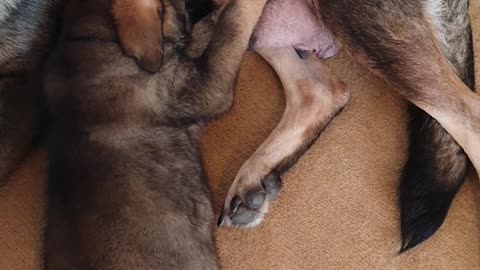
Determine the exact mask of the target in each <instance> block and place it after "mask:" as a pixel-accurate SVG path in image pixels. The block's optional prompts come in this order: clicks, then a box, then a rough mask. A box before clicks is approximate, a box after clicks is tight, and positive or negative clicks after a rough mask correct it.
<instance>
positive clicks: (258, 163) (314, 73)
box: [219, 48, 350, 227]
mask: <svg viewBox="0 0 480 270" xmlns="http://www.w3.org/2000/svg"><path fill="white" fill-rule="evenodd" d="M258 52H259V53H260V55H262V56H263V57H264V58H265V59H266V60H267V61H268V62H269V63H270V65H271V66H272V67H273V69H274V70H275V71H276V72H277V74H278V76H279V77H280V80H281V81H282V84H283V87H284V89H285V96H286V103H287V105H286V108H285V112H284V114H283V116H282V119H281V120H280V123H279V124H278V125H277V127H276V128H275V129H274V130H273V132H272V133H271V134H270V136H269V137H268V138H267V139H266V140H265V142H263V144H262V145H261V146H260V147H259V148H258V149H257V150H256V151H255V153H254V154H253V156H252V157H251V158H250V159H248V160H247V161H246V162H245V163H244V164H243V166H242V167H241V168H240V171H239V172H238V174H237V176H236V177H235V180H234V181H233V184H232V186H231V187H230V189H229V191H228V194H227V198H226V201H225V205H224V209H223V212H222V215H221V217H220V219H219V225H226V226H238V227H254V226H256V225H258V224H259V223H260V222H261V220H262V218H263V215H264V214H265V213H266V212H267V210H268V206H269V203H270V201H271V200H272V199H274V198H275V197H276V196H277V194H278V192H279V190H280V187H281V180H280V175H281V174H282V173H283V172H285V171H286V170H287V169H288V168H289V167H290V166H292V165H293V164H294V163H295V162H296V160H297V159H298V158H299V157H300V156H301V155H302V154H303V153H304V152H305V151H306V150H307V149H308V148H309V146H310V145H311V144H312V143H313V142H314V140H315V139H316V138H317V137H318V136H319V134H320V132H321V131H322V130H323V129H324V128H325V127H326V126H327V124H328V123H329V122H330V120H331V119H332V118H333V117H334V116H335V115H336V114H337V113H338V112H339V111H340V109H342V108H343V107H344V106H345V105H346V103H347V101H348V100H349V97H350V95H349V92H348V91H347V90H346V88H345V86H344V84H343V83H342V82H340V81H338V80H337V79H336V78H335V76H334V75H333V74H332V73H331V72H330V70H329V69H328V68H327V67H326V66H325V65H324V64H323V63H322V62H321V61H320V60H318V59H317V58H316V57H315V56H313V55H311V56H310V57H309V58H308V59H307V60H305V61H303V60H301V59H300V58H299V57H298V55H297V54H296V52H295V50H294V49H293V48H280V49H261V50H259V51H258Z"/></svg>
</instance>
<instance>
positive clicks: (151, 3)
mask: <svg viewBox="0 0 480 270" xmlns="http://www.w3.org/2000/svg"><path fill="white" fill-rule="evenodd" d="M160 9H161V7H160V4H159V2H158V1H156V0H147V1H132V0H128V1H126V0H122V1H120V0H118V1H115V2H114V6H113V16H114V19H115V24H116V28H117V34H118V38H119V41H120V45H121V47H122V49H123V51H124V53H125V54H126V55H127V56H130V57H132V58H134V59H135V60H136V62H137V64H138V65H139V66H140V67H142V68H143V69H144V70H146V71H148V72H151V73H154V72H156V71H157V70H158V69H159V68H160V66H161V65H162V62H163V33H162V18H161V17H160V15H159V10H160Z"/></svg>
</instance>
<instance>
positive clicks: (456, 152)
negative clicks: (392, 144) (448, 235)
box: [399, 0, 475, 252]
mask: <svg viewBox="0 0 480 270" xmlns="http://www.w3.org/2000/svg"><path fill="white" fill-rule="evenodd" d="M445 3H446V5H447V6H448V7H449V8H448V10H447V11H446V12H445V14H443V15H442V17H443V19H444V20H445V21H447V22H448V23H447V24H446V25H447V26H446V29H445V33H446V37H447V40H446V41H447V44H444V51H445V53H446V55H447V57H448V58H449V61H450V62H451V64H452V65H453V67H454V68H455V69H456V72H457V74H458V75H459V76H460V78H461V79H462V80H463V82H464V83H465V84H466V85H467V86H468V87H470V88H471V89H474V86H475V80H474V63H473V44H472V35H471V29H470V26H469V24H468V18H465V17H466V16H467V14H466V12H467V10H468V3H467V1H463V0H448V1H446V2H445ZM466 22H467V23H466ZM465 26H466V27H465ZM459 59H460V60H459ZM410 115H411V122H410V130H411V131H410V146H409V157H408V161H407V163H406V165H405V167H404V170H403V174H402V176H401V182H400V191H399V192H400V202H399V203H400V208H401V214H400V217H401V236H402V247H401V251H400V252H404V251H407V250H409V249H411V248H413V247H415V246H417V245H418V244H420V243H422V242H423V241H425V240H427V239H428V238H429V237H431V236H432V235H433V234H434V233H435V232H436V231H437V230H438V229H439V228H440V227H441V225H442V224H443V222H444V220H445V218H446V216H447V214H448V210H449V208H450V205H451V203H452V201H453V199H454V197H455V195H456V194H457V192H458V190H459V189H460V187H461V186H462V184H463V183H464V180H465V176H466V172H467V167H468V164H469V161H468V158H467V156H466V155H465V153H464V152H463V150H462V149H461V148H460V147H459V146H458V145H457V144H456V142H455V141H454V140H453V138H451V137H450V135H448V134H447V132H446V131H445V130H444V129H443V128H442V127H441V126H440V125H439V124H438V123H437V122H436V121H435V120H434V119H433V118H432V117H430V116H429V115H428V114H426V113H425V112H424V111H422V110H420V109H418V108H416V107H414V106H411V108H410ZM439 137H441V140H438V139H435V138H439ZM444 150H448V152H445V151H444ZM445 153H448V155H445ZM453 168H455V170H454V169H453Z"/></svg>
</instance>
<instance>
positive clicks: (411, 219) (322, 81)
mask: <svg viewBox="0 0 480 270" xmlns="http://www.w3.org/2000/svg"><path fill="white" fill-rule="evenodd" d="M467 11H468V1H467V0H428V1H420V0H413V1H396V0H387V1H385V0H373V1H371V0H361V1H353V0H351V1H350V0H341V1H327V0H302V1H292V0H272V1H270V2H269V4H268V5H267V7H266V8H265V13H264V15H263V16H262V18H261V20H260V23H259V25H258V26H257V29H256V31H255V33H254V35H253V37H252V44H251V45H252V48H253V49H256V50H257V51H258V52H259V53H260V55H262V56H263V57H264V58H265V59H266V60H267V61H268V62H269V63H270V64H271V65H272V67H273V68H274V69H275V70H276V71H277V73H278V75H279V77H280V79H281V81H282V84H283V85H284V88H285V91H286V99H287V108H286V109H285V113H284V116H283V117H282V119H281V121H280V123H279V125H278V126H277V128H276V129H275V130H274V132H273V133H272V134H271V135H270V137H269V138H268V139H267V140H266V141H265V142H264V143H263V144H262V145H261V146H260V147H259V149H258V150H257V151H256V152H255V154H254V155H253V156H252V157H251V158H250V159H249V160H248V161H246V162H245V164H244V165H243V166H242V167H241V169H240V171H239V173H238V174H237V176H236V177H235V179H234V181H233V183H232V186H231V188H230V189H229V192H228V194H227V198H226V201H225V205H224V210H223V211H222V214H221V216H220V219H219V224H220V225H226V226H237V227H253V226H256V225H258V224H259V223H260V222H261V220H262V217H263V216H264V214H265V212H267V210H268V205H269V202H270V201H271V200H272V199H274V198H275V197H276V195H277V193H278V191H279V189H280V187H281V179H280V175H281V174H282V173H283V172H284V171H285V170H286V169H288V167H290V166H291V165H293V164H294V162H295V161H296V160H297V158H298V157H299V156H300V155H301V154H302V153H303V152H305V150H306V149H308V146H309V145H310V144H311V143H312V142H313V140H314V139H315V138H316V137H318V135H319V133H320V131H321V130H322V129H323V127H325V126H326V124H328V122H329V121H330V120H331V118H332V117H333V116H334V115H335V114H336V113H338V111H339V110H340V109H341V108H342V107H343V106H344V105H345V104H346V102H347V100H348V91H345V89H342V86H341V83H339V82H338V80H336V79H335V77H334V76H333V75H331V73H330V72H329V71H328V69H327V68H326V67H321V63H320V62H319V60H316V62H317V63H315V60H314V59H312V58H311V57H309V58H308V59H307V60H305V61H300V60H299V59H295V57H294V54H293V53H292V51H293V48H296V49H297V51H298V50H300V51H302V52H305V51H307V52H311V53H315V54H316V56H317V57H319V58H328V57H331V56H333V55H334V54H335V53H336V51H338V48H339V46H340V44H342V45H343V46H344V47H345V48H346V49H347V51H348V52H350V53H351V54H352V55H353V57H355V58H356V59H358V60H359V61H360V62H361V63H363V64H365V65H366V66H367V67H369V68H370V69H371V70H372V71H373V72H374V73H375V74H377V75H379V76H381V77H382V78H384V79H385V80H386V81H387V82H388V83H389V84H390V85H392V86H393V87H394V88H395V89H397V90H398V91H399V92H400V93H401V94H402V95H403V96H404V97H405V98H406V99H407V100H409V101H410V102H412V103H413V105H414V106H416V107H418V108H419V109H417V108H415V107H414V106H412V116H413V121H412V125H411V127H412V129H411V146H410V151H409V153H410V154H409V160H408V162H407V164H406V166H405V169H404V172H403V175H402V184H401V189H400V204H401V208H402V213H401V219H402V238H403V245H402V251H405V250H407V249H409V248H412V247H414V246H416V245H418V244H419V243H421V242H422V241H424V240H425V239H427V238H428V237H430V236H431V235H432V234H433V233H434V232H435V231H436V230H437V229H438V228H439V227H440V225H441V224H442V222H443V220H444V218H445V216H446V214H447V211H448V208H449V206H450V203H451V201H452V199H453V197H454V195H455V193H456V192H457V191H458V189H459V187H460V186H461V184H462V183H463V180H464V178H465V174H466V169H467V165H468V158H467V156H468V157H469V158H470V159H471V160H472V162H473V165H474V166H475V168H476V169H477V171H478V170H479V169H480V155H479V154H478V153H479V150H480V149H479V147H480V145H479V139H480V138H478V137H479V136H480V125H479V121H480V111H479V110H478V109H477V107H478V104H479V103H478V102H479V97H478V96H477V95H475V94H474V93H472V92H471V91H470V88H473V84H474V81H473V60H472V59H473V58H472V48H471V33H470V29H469V27H470V26H469V18H468V14H467ZM330 31H331V32H330ZM331 33H332V34H331ZM334 36H336V39H335V38H334ZM302 55H304V53H302ZM314 65H315V66H317V68H313V66H314ZM289 66H290V67H291V68H289ZM320 67H321V68H320ZM315 73H319V74H315ZM315 76H316V78H315ZM299 81H300V82H303V83H301V84H300V83H298V82H299ZM305 81H307V82H308V83H305ZM462 81H463V82H462ZM306 100H308V103H306V104H307V105H306V104H304V101H306ZM319 112H321V113H319ZM432 117H433V118H432ZM289 119H297V120H296V121H293V120H289ZM298 119H301V121H298ZM437 121H438V122H437ZM285 142H288V143H285ZM464 151H465V152H464Z"/></svg>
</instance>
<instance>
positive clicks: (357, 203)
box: [0, 0, 480, 270]
mask: <svg viewBox="0 0 480 270" xmlns="http://www.w3.org/2000/svg"><path fill="white" fill-rule="evenodd" d="M471 16H472V20H473V23H472V25H473V31H474V40H475V44H474V46H475V52H476V55H477V56H476V68H477V69H476V70H477V79H478V78H480V57H479V56H480V0H472V1H471ZM328 63H329V65H330V66H331V67H332V68H333V69H334V71H335V72H336V73H337V74H338V75H339V77H340V78H342V79H343V80H344V81H345V82H346V83H347V86H348V87H349V88H350V89H351V91H352V100H351V102H350V103H349V104H348V105H347V107H346V108H345V110H344V111H343V112H342V113H341V114H340V115H339V116H338V117H337V118H336V119H334V121H333V122H332V123H331V125H330V126H329V127H328V128H327V129H326V130H325V131H324V132H323V134H322V135H321V136H320V138H319V139H318V141H317V142H316V143H315V144H314V145H313V146H312V148H311V149H310V150H309V151H308V152H307V154H306V155H305V156H304V157H303V158H302V159H301V160H300V161H299V162H298V164H297V165H296V166H295V167H294V168H292V169H291V170H290V171H289V172H288V173H287V175H286V176H285V177H284V183H285V185H284V187H283V190H282V193H281V195H280V197H279V198H278V200H277V201H275V202H274V203H273V204H272V206H271V209H270V212H269V213H268V215H267V216H266V219H265V221H264V222H263V224H262V225H261V226H259V227H258V228H256V229H254V230H238V229H220V230H217V232H216V241H217V245H218V252H219V255H220V262H221V266H222V269H224V270H244V269H245V270H247V269H248V270H252V269H254V270H257V269H258V270H270V269H275V270H297V269H298V270H300V269H301V270H309V269H312V270H314V269H480V255H479V250H480V184H479V182H478V178H477V176H476V174H475V172H473V171H472V172H471V173H470V176H469V179H468V180H467V182H466V184H465V185H464V186H463V187H462V189H461V190H460V193H459V194H458V196H457V197H456V199H455V200H454V203H453V205H452V208H451V211H450V213H449V215H448V217H447V220H446V222H445V224H444V225H443V226H442V228H441V229H440V230H439V231H438V233H437V234H436V235H435V236H434V237H433V238H432V239H430V240H429V241H427V242H426V243H424V244H422V245H421V246H420V247H418V248H416V249H414V250H413V251H411V252H408V253H406V254H402V255H398V254H397V253H398V251H399V248H400V235H399V222H398V219H399V218H398V206H397V194H396V189H397V186H398V181H399V174H400V172H401V169H402V166H403V164H404V162H405V159H406V149H407V120H408V119H407V118H408V117H407V113H406V108H407V106H406V103H405V102H404V100H403V99H402V98H401V97H400V96H399V95H398V94H397V93H396V92H394V91H393V90H391V89H389V87H387V86H386V85H385V84H384V83H383V82H382V81H380V80H378V79H376V78H374V77H373V76H372V75H371V74H369V72H368V71H366V70H365V69H364V68H363V67H361V66H359V65H357V64H355V63H354V62H352V60H351V59H350V58H349V57H347V56H346V55H344V54H341V55H340V56H338V57H336V58H335V59H331V60H329V61H328ZM478 80H480V79H478ZM284 104H285V103H284V97H283V91H282V88H281V85H280V83H279V81H278V78H277V77H276V75H275V73H274V72H273V71H272V69H271V68H270V67H269V66H268V64H266V63H265V62H264V61H263V60H262V59H261V58H260V57H259V56H258V55H255V54H249V55H247V57H246V59H245V61H244V64H243V66H242V68H241V72H240V77H239V81H238V85H237V90H236V98H235V105H234V107H233V109H232V111H231V112H229V113H228V114H226V115H225V116H224V117H222V118H221V119H220V120H218V121H217V122H215V123H213V124H211V125H210V126H209V127H208V128H207V129H206V130H205V131H204V133H203V138H202V147H203V150H204V151H203V152H204V160H205V166H206V169H207V173H208V176H209V177H210V185H211V189H212V194H213V201H214V206H215V212H216V213H217V214H218V212H219V211H220V207H221V205H222V203H223V199H224V196H225V194H226V191H227V189H228V187H229V185H230V183H231V181H232V180H233V178H234V176H235V174H236V172H237V170H238V169H239V168H240V166H241V164H242V163H243V162H244V161H245V160H246V159H247V158H248V157H249V156H250V155H251V154H252V153H253V152H254V150H255V148H256V147H257V146H259V145H260V143H261V142H262V141H263V140H264V139H265V138H266V137H267V136H268V134H269V132H270V131H271V130H272V129H273V128H274V127H275V125H276V124H277V122H278V120H279V119H280V117H281V114H282V112H283V109H284ZM45 161H46V154H45V150H43V149H40V150H37V151H35V152H34V153H33V154H32V155H31V157H30V158H28V159H27V160H26V161H25V162H24V164H23V165H22V166H21V167H20V168H19V169H18V170H17V172H16V173H15V174H14V175H13V176H12V177H11V178H10V179H7V180H6V182H5V184H4V185H3V186H2V187H0V269H6V270H10V269H12V270H16V269H21V270H29V269H40V268H41V267H40V262H41V254H42V251H41V250H42V249H41V238H42V230H43V226H44V219H45V215H44V211H45V205H46V198H45V195H44V189H45V177H44V176H45V174H46V171H45V168H46V162H45Z"/></svg>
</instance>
